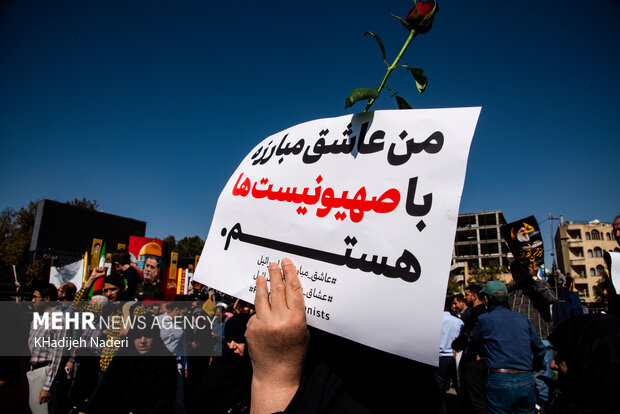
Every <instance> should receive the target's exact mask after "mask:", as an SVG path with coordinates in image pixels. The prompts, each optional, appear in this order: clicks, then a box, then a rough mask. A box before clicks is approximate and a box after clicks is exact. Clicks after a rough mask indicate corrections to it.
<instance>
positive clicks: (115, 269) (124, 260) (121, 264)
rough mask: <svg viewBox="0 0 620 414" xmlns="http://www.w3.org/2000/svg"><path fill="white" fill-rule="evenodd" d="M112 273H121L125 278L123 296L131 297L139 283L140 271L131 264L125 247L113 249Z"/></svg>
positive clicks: (134, 294) (133, 295)
mask: <svg viewBox="0 0 620 414" xmlns="http://www.w3.org/2000/svg"><path fill="white" fill-rule="evenodd" d="M112 274H118V275H121V276H122V277H123V279H125V281H126V284H127V291H126V292H125V298H126V299H127V300H131V299H133V298H134V297H135V296H136V289H137V288H138V285H139V284H140V273H138V271H137V270H136V268H135V267H133V266H132V265H131V256H129V252H128V251H127V250H126V249H119V250H115V251H114V252H113V253H112Z"/></svg>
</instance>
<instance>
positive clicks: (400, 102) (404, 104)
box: [394, 95, 413, 109]
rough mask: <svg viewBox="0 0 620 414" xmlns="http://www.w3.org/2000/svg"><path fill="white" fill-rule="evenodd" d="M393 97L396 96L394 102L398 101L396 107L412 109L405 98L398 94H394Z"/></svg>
mask: <svg viewBox="0 0 620 414" xmlns="http://www.w3.org/2000/svg"><path fill="white" fill-rule="evenodd" d="M394 98H396V103H398V109H413V108H412V107H411V105H410V104H409V102H407V100H406V99H405V98H403V97H401V96H398V95H394Z"/></svg>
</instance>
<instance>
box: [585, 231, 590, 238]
mask: <svg viewBox="0 0 620 414" xmlns="http://www.w3.org/2000/svg"><path fill="white" fill-rule="evenodd" d="M586 240H590V232H589V231H586Z"/></svg>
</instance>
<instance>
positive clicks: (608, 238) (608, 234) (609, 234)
mask: <svg viewBox="0 0 620 414" xmlns="http://www.w3.org/2000/svg"><path fill="white" fill-rule="evenodd" d="M607 240H611V233H610V232H607Z"/></svg>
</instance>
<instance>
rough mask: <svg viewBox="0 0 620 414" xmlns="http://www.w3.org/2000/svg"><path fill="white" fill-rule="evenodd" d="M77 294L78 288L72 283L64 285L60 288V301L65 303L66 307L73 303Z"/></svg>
mask: <svg viewBox="0 0 620 414" xmlns="http://www.w3.org/2000/svg"><path fill="white" fill-rule="evenodd" d="M76 293H77V288H76V287H75V285H74V284H73V283H71V282H67V283H63V284H62V285H60V287H59V288H58V300H59V301H60V302H63V303H62V305H63V307H65V306H64V305H65V304H67V303H69V302H71V301H72V300H73V299H74V298H75V294H76Z"/></svg>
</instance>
